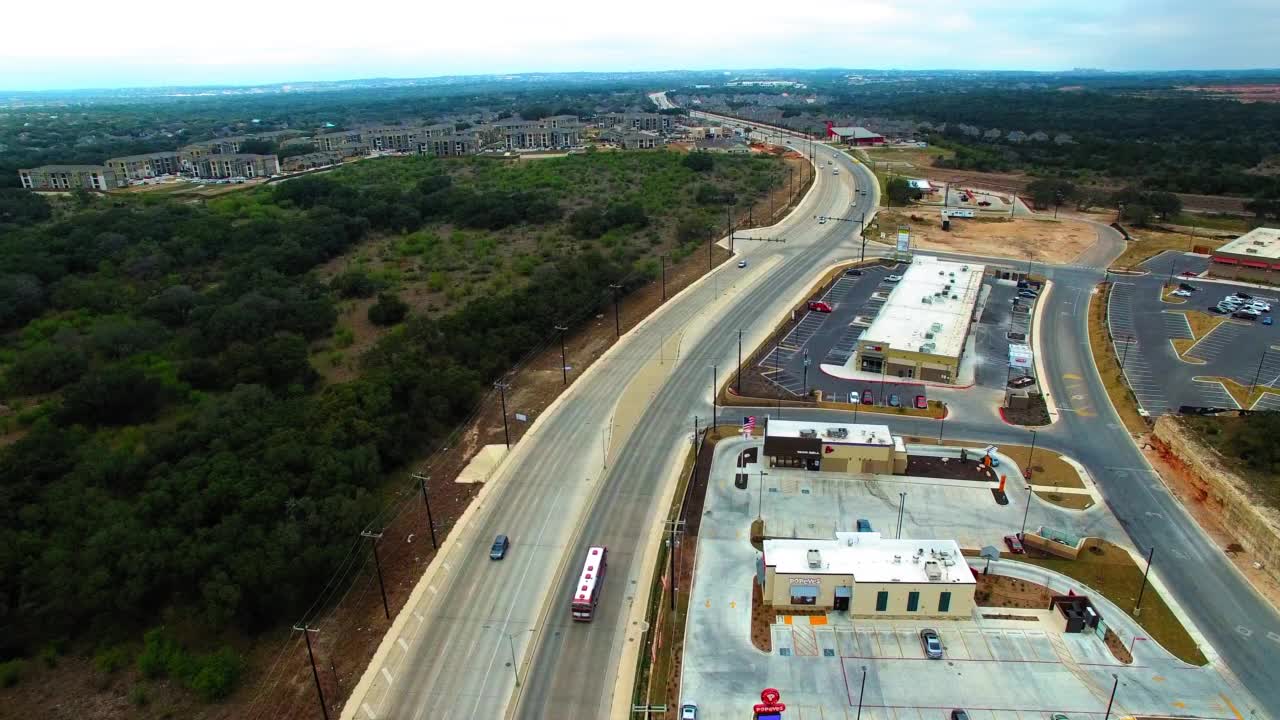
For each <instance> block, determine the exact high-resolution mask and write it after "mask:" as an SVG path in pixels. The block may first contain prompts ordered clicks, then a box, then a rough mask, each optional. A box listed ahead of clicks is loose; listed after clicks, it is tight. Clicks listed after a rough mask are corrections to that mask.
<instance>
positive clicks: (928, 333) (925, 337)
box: [924, 332, 933, 340]
mask: <svg viewBox="0 0 1280 720" xmlns="http://www.w3.org/2000/svg"><path fill="white" fill-rule="evenodd" d="M924 339H925V340H932V339H933V333H931V332H927V333H925V334H924Z"/></svg>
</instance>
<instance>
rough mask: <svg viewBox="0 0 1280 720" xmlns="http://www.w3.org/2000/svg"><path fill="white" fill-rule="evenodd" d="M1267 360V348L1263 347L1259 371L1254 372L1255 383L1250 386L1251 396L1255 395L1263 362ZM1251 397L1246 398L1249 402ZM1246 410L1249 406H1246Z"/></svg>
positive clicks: (1259, 360)
mask: <svg viewBox="0 0 1280 720" xmlns="http://www.w3.org/2000/svg"><path fill="white" fill-rule="evenodd" d="M1266 361H1267V348H1263V349H1262V357H1261V358H1259V359H1258V371H1257V372H1256V373H1254V374H1253V384H1251V385H1250V386H1249V398H1252V397H1253V391H1254V389H1255V388H1257V387H1258V378H1261V377H1262V364H1263V363H1264V362H1266ZM1249 398H1245V401H1246V402H1247V401H1248V400H1249ZM1245 409H1246V410H1247V409H1248V408H1245Z"/></svg>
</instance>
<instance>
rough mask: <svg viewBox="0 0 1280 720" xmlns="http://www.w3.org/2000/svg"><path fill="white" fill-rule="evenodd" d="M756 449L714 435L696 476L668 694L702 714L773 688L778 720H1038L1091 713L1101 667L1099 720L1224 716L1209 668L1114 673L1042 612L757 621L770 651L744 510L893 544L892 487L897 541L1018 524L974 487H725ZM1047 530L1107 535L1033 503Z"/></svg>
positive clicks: (991, 532) (775, 483)
mask: <svg viewBox="0 0 1280 720" xmlns="http://www.w3.org/2000/svg"><path fill="white" fill-rule="evenodd" d="M759 444H760V441H759V440H758V439H755V440H738V439H735V440H727V441H723V442H721V443H720V445H719V446H718V447H717V451H716V461H715V464H714V465H713V468H712V471H711V472H712V475H711V478H710V482H709V483H708V489H707V497H706V503H705V505H704V519H703V521H702V523H701V526H700V531H699V538H698V550H697V560H696V571H695V578H694V585H693V588H692V596H691V599H690V603H689V613H690V615H689V618H688V621H687V624H686V627H687V632H688V635H687V636H686V644H685V648H684V663H683V665H682V676H681V700H682V701H691V702H696V703H697V704H698V705H699V707H700V711H699V718H701V719H702V720H720V719H721V718H723V719H726V720H728V719H729V718H740V717H746V716H748V714H749V713H750V711H751V705H752V704H753V703H754V702H758V697H759V693H760V690H761V689H762V688H765V687H774V688H777V689H778V690H779V691H780V692H781V694H782V701H783V702H785V703H786V704H787V708H788V709H787V712H786V717H787V718H791V719H793V720H794V719H795V718H800V719H801V720H809V719H810V718H813V719H819V720H830V719H832V718H839V719H847V720H855V719H856V718H858V717H861V718H870V719H872V720H904V719H907V718H910V719H911V720H925V719H927V718H929V719H934V718H945V717H947V714H948V713H949V712H950V710H951V709H952V708H964V709H965V710H966V711H968V713H969V716H970V717H971V718H974V719H975V720H997V719H999V720H1048V718H1049V717H1050V716H1051V715H1052V714H1053V713H1064V714H1066V715H1067V716H1068V717H1070V718H1072V719H1073V720H1080V719H1085V718H1087V719H1090V720H1101V718H1102V717H1103V714H1104V712H1105V710H1106V705H1107V700H1108V696H1109V693H1110V690H1111V684H1112V674H1113V673H1114V674H1116V675H1118V676H1119V679H1120V686H1119V690H1118V692H1117V695H1116V705H1115V707H1114V708H1113V712H1112V716H1113V717H1123V716H1126V715H1132V714H1137V713H1143V714H1151V715H1181V716H1189V717H1201V718H1224V719H1225V718H1231V717H1234V716H1233V715H1231V713H1230V710H1229V709H1228V708H1227V706H1226V705H1225V704H1224V702H1223V698H1224V695H1222V694H1221V693H1223V692H1224V691H1226V692H1231V691H1230V690H1229V689H1228V686H1227V685H1226V684H1225V683H1224V682H1223V680H1222V678H1221V677H1220V676H1219V675H1218V674H1217V672H1216V671H1214V670H1213V669H1211V668H1192V667H1190V666H1185V665H1182V664H1181V663H1179V662H1177V661H1176V660H1172V659H1171V658H1170V657H1169V656H1168V655H1167V654H1166V653H1165V652H1164V651H1163V650H1161V649H1159V648H1158V646H1148V645H1147V644H1146V643H1139V644H1138V647H1137V648H1136V649H1135V652H1134V655H1135V658H1136V660H1135V662H1134V663H1133V664H1132V665H1122V664H1120V663H1119V662H1118V661H1117V660H1116V659H1115V658H1114V656H1112V655H1111V653H1110V651H1108V650H1107V649H1106V648H1105V646H1104V645H1103V644H1102V642H1101V641H1100V640H1098V638H1097V637H1096V636H1093V635H1090V634H1066V633H1062V632H1061V631H1060V629H1059V628H1058V626H1057V625H1056V623H1057V620H1056V619H1055V616H1054V615H1053V613H1050V612H1048V611H1037V610H1019V611H1017V614H1018V615H1020V616H1022V617H1021V619H1009V618H1000V617H985V616H984V613H981V612H979V613H975V614H974V615H973V616H971V617H970V618H966V619H963V620H936V621H935V620H925V619H920V620H916V619H906V618H868V617H851V616H849V615H848V614H847V613H844V612H830V613H827V614H826V615H825V616H823V615H819V616H816V617H809V616H785V615H784V616H781V617H780V618H779V619H778V620H777V621H776V622H774V623H773V624H772V625H771V626H770V628H769V630H770V638H771V640H772V646H771V650H770V651H769V652H763V651H761V650H759V649H757V648H756V647H755V646H754V645H753V644H752V642H751V639H750V627H751V619H750V615H751V602H752V601H751V592H752V583H753V577H754V568H755V563H756V559H757V557H758V553H757V552H756V550H755V549H754V548H753V547H752V546H751V544H750V542H749V534H750V525H751V521H752V520H753V519H754V518H755V517H756V515H757V514H761V515H762V516H763V518H764V521H765V526H766V532H767V534H768V535H770V536H784V537H830V532H832V528H833V527H836V526H838V527H840V528H841V529H849V528H851V527H853V524H854V522H855V521H856V519H857V518H868V519H870V521H871V523H872V525H873V526H874V527H875V528H876V529H877V530H880V531H882V532H885V533H886V534H889V535H890V536H892V533H893V532H894V531H895V528H894V526H893V525H894V523H895V522H896V518H897V511H898V505H899V502H900V501H901V498H900V496H899V492H906V493H907V498H906V503H905V513H904V520H903V526H904V528H903V535H904V536H906V537H911V536H913V535H915V536H917V537H925V536H935V537H955V538H957V539H958V540H959V541H960V543H961V545H962V546H966V547H972V546H974V545H975V544H978V545H980V544H988V543H994V542H998V541H999V538H1000V536H1001V535H1002V534H1003V533H1005V532H1010V531H1011V530H1010V529H1011V528H1012V529H1013V530H1016V526H1017V523H1018V522H1020V515H1021V508H1020V507H1019V505H1018V504H1017V503H1011V504H1010V505H1009V506H997V505H995V504H994V503H993V502H992V498H991V493H990V492H989V489H988V484H987V483H985V482H970V481H925V480H922V479H918V480H912V479H909V478H902V479H897V478H886V477H883V476H881V477H880V478H879V479H877V480H857V479H854V478H853V477H852V476H848V475H842V474H828V473H814V472H806V471H802V470H788V469H781V468H761V467H760V466H759V465H758V464H754V463H753V464H750V465H748V466H747V467H746V468H745V471H746V472H747V474H748V476H749V478H750V482H749V484H748V486H747V487H746V488H745V489H740V488H738V487H736V486H735V484H734V482H733V479H734V474H735V473H736V472H738V470H737V468H736V467H735V465H736V459H737V455H738V453H739V452H740V451H741V450H743V449H745V448H748V447H752V446H757V447H758V446H759ZM913 447H914V446H913ZM761 469H764V470H765V471H766V472H767V473H768V474H766V475H764V476H763V478H762V476H761V475H760V470H761ZM761 479H763V480H764V483H763V485H761V484H759V482H760V480H761ZM1013 492H1014V493H1019V492H1022V491H1021V490H1020V489H1019V488H1017V487H1016V486H1015V489H1014V490H1013ZM1049 512H1053V513H1059V514H1060V515H1059V516H1051V515H1047V514H1046V513H1049ZM1067 516H1076V517H1077V518H1078V519H1077V520H1076V524H1075V525H1071V523H1070V521H1069V520H1068V519H1067ZM1046 521H1050V522H1058V523H1061V524H1063V525H1067V526H1071V527H1076V528H1079V529H1082V530H1083V528H1085V527H1090V529H1089V530H1087V531H1086V532H1090V533H1093V534H1111V533H1113V532H1119V530H1118V525H1117V524H1116V521H1115V520H1114V518H1113V517H1111V515H1110V514H1109V513H1108V512H1107V511H1106V509H1105V506H1098V507H1096V508H1095V509H1093V510H1090V511H1087V512H1083V513H1079V512H1076V513H1072V512H1070V511H1064V510H1061V509H1060V508H1056V507H1053V506H1049V505H1046V504H1042V503H1040V502H1035V503H1033V505H1032V508H1031V523H1032V524H1035V523H1037V522H1046ZM995 614H1000V613H995ZM924 627H930V628H933V629H936V630H937V631H938V634H939V636H940V639H941V641H942V646H943V650H944V658H943V659H942V660H929V659H926V658H925V655H924V652H923V649H922V647H921V643H920V639H919V632H920V630H921V629H922V628H924ZM864 673H865V681H864Z"/></svg>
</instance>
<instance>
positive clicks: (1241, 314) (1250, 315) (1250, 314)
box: [1231, 310, 1259, 320]
mask: <svg viewBox="0 0 1280 720" xmlns="http://www.w3.org/2000/svg"><path fill="white" fill-rule="evenodd" d="M1258 315H1259V313H1257V312H1254V311H1252V310H1237V311H1235V312H1233V313H1231V317H1233V318H1236V319H1238V320H1257V319H1258Z"/></svg>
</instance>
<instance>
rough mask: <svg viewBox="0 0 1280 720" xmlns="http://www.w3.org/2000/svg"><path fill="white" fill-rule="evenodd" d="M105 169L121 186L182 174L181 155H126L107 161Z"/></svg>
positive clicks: (174, 152) (163, 153)
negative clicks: (131, 182)
mask: <svg viewBox="0 0 1280 720" xmlns="http://www.w3.org/2000/svg"><path fill="white" fill-rule="evenodd" d="M106 167H107V168H108V169H110V170H111V171H112V172H114V173H115V176H116V178H118V179H119V180H120V181H121V182H122V184H124V183H127V181H130V180H146V179H148V178H154V177H159V176H161V175H180V174H182V154H181V153H179V152H177V151H170V152H157V153H147V154H145V155H126V156H125V157H118V158H111V159H109V160H107V162H106Z"/></svg>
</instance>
